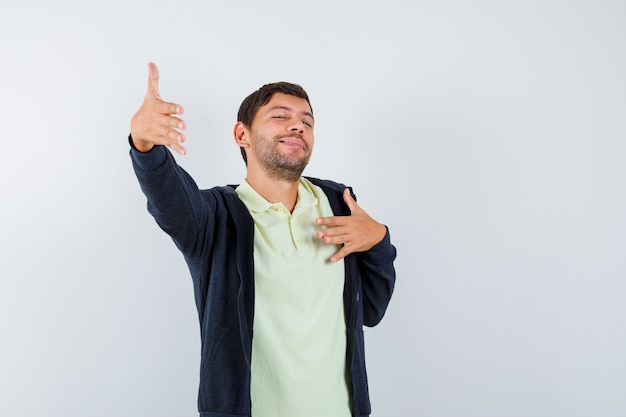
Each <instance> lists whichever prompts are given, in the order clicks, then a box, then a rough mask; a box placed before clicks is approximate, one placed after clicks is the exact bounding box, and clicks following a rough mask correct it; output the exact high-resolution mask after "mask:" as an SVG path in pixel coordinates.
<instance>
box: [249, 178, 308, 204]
mask: <svg viewBox="0 0 626 417" xmlns="http://www.w3.org/2000/svg"><path fill="white" fill-rule="evenodd" d="M246 181H247V182H248V184H250V186H251V187H252V188H254V190H255V191H256V192H257V193H259V195H261V197H263V198H264V199H266V200H267V201H269V202H270V203H283V205H284V206H285V208H286V209H287V210H289V212H290V213H291V212H293V209H294V207H295V206H296V201H297V200H298V185H299V183H300V181H299V179H298V180H296V181H291V180H284V179H275V178H271V177H269V176H268V175H267V174H266V173H265V172H262V171H261V172H259V171H251V170H248V174H247V176H246Z"/></svg>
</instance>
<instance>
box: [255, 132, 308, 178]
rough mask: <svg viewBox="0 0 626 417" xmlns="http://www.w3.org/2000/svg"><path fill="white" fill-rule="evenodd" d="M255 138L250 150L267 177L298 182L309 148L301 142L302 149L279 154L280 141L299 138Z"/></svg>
mask: <svg viewBox="0 0 626 417" xmlns="http://www.w3.org/2000/svg"><path fill="white" fill-rule="evenodd" d="M255 136H256V140H254V141H252V144H251V148H250V149H251V150H252V152H253V153H254V154H255V156H256V158H257V160H258V161H259V164H260V165H261V167H263V169H264V170H265V171H266V172H267V174H268V175H269V177H270V178H272V179H275V180H282V181H288V182H296V181H299V180H300V176H301V175H302V172H303V171H304V168H306V166H307V165H308V163H309V158H310V157H311V152H310V150H309V146H308V145H307V144H306V142H304V141H303V146H304V147H303V149H296V150H292V151H288V152H285V151H282V152H281V149H280V147H281V145H280V140H281V139H283V138H289V137H300V138H301V136H300V135H298V134H295V135H280V136H275V137H274V138H273V139H268V138H266V137H265V136H262V135H255ZM302 150H304V156H302V155H301V151H302Z"/></svg>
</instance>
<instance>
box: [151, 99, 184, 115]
mask: <svg viewBox="0 0 626 417" xmlns="http://www.w3.org/2000/svg"><path fill="white" fill-rule="evenodd" d="M155 110H156V111H157V112H158V113H161V114H183V113H184V112H185V109H183V106H181V105H180V104H176V103H169V102H167V101H161V99H159V101H158V102H157V104H156V105H155Z"/></svg>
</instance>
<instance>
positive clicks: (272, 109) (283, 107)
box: [267, 106, 315, 120]
mask: <svg viewBox="0 0 626 417" xmlns="http://www.w3.org/2000/svg"><path fill="white" fill-rule="evenodd" d="M274 110H287V111H291V112H292V111H293V109H292V108H291V107H287V106H274V107H271V108H269V109H268V110H267V112H268V113H269V112H271V111H274ZM302 114H304V115H305V116H308V117H310V118H311V119H313V120H315V117H313V113H311V112H308V111H305V112H303V113H302Z"/></svg>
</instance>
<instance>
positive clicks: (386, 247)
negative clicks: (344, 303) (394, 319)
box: [359, 229, 396, 327]
mask: <svg viewBox="0 0 626 417" xmlns="http://www.w3.org/2000/svg"><path fill="white" fill-rule="evenodd" d="M360 256H361V262H359V269H360V273H361V282H362V286H363V324H364V325H366V326H369V327H373V326H375V325H377V324H378V323H379V322H380V320H381V319H382V318H383V316H384V315H385V311H386V310H387V306H388V305H389V301H390V300H391V295H392V293H393V289H394V285H395V282H396V271H395V268H394V266H393V261H394V260H395V258H396V248H395V247H394V246H393V245H392V244H391V239H390V236H389V229H387V233H386V234H385V237H384V238H383V240H381V241H380V242H378V243H377V244H376V245H375V246H374V247H372V248H371V249H370V250H368V251H366V252H362V253H361V254H360Z"/></svg>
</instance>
